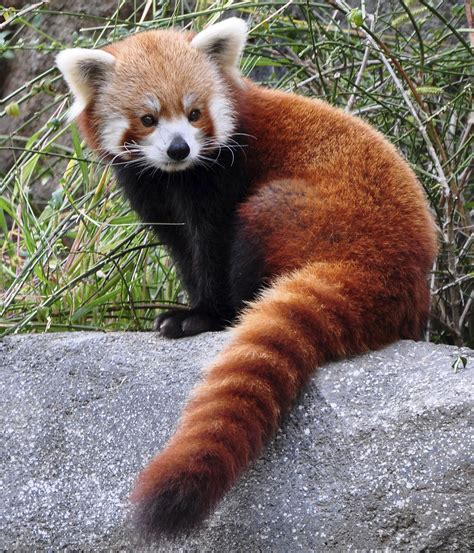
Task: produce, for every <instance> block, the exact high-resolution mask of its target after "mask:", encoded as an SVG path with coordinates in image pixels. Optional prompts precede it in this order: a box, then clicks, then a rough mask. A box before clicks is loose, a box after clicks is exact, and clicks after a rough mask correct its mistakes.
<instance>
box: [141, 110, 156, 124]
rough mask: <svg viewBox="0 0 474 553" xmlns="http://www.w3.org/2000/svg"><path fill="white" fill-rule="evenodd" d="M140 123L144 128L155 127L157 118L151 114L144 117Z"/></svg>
mask: <svg viewBox="0 0 474 553" xmlns="http://www.w3.org/2000/svg"><path fill="white" fill-rule="evenodd" d="M140 121H141V122H142V124H143V126H144V127H153V126H154V125H156V118H155V117H153V115H150V114H149V113H147V114H146V115H143V117H140Z"/></svg>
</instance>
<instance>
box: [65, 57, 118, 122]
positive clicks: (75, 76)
mask: <svg viewBox="0 0 474 553" xmlns="http://www.w3.org/2000/svg"><path fill="white" fill-rule="evenodd" d="M114 64H115V57H114V56H113V55H112V54H109V53H108V52H104V50H88V49H87V48H69V49H68V50H63V51H62V52H60V53H59V54H58V55H57V56H56V65H57V66H58V68H59V70H60V71H61V73H62V74H63V76H64V78H65V80H66V82H67V84H68V85H69V88H70V89H71V92H72V93H73V94H74V100H75V101H74V104H73V105H72V107H71V109H70V110H69V115H68V117H69V119H70V120H71V119H74V118H75V117H77V116H78V115H79V114H80V113H81V111H82V110H83V109H85V108H86V107H87V104H88V103H89V101H90V99H91V98H92V97H93V95H94V93H95V91H96V86H97V83H98V82H99V81H100V80H102V79H103V78H104V75H105V74H106V72H107V71H109V70H110V69H112V68H113V66H114Z"/></svg>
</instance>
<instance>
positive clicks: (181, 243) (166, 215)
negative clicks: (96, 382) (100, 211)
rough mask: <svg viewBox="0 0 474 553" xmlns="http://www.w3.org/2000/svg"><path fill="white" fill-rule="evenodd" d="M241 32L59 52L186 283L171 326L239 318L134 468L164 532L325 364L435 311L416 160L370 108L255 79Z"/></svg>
mask: <svg viewBox="0 0 474 553" xmlns="http://www.w3.org/2000/svg"><path fill="white" fill-rule="evenodd" d="M245 39H246V29H245V24H244V23H243V22H242V21H240V20H236V19H230V20H226V21H224V22H222V23H219V24H217V25H214V26H212V27H210V28H208V29H206V30H204V31H203V32H202V33H200V34H198V35H191V34H188V33H181V32H177V31H150V32H146V33H142V34H137V35H134V36H132V37H130V38H127V39H125V40H124V41H122V42H119V43H116V44H113V45H111V46H108V47H106V48H105V49H104V50H100V51H91V50H81V49H73V50H66V51H65V52H63V53H61V54H60V56H59V58H58V65H59V67H60V69H61V70H62V72H63V74H64V75H65V78H66V80H67V82H68V84H69V85H70V87H71V89H72V91H73V93H74V95H75V100H76V101H75V104H74V106H73V108H72V116H73V117H78V122H79V126H80V128H81V131H82V134H83V136H84V137H85V138H86V140H87V142H88V144H89V145H90V147H92V148H93V149H95V150H96V151H97V152H98V153H99V154H100V155H103V156H105V157H107V158H108V160H109V161H110V162H111V163H112V165H113V166H114V168H115V173H116V176H117V180H118V182H119V183H120V186H121V187H122V188H123V190H124V193H125V194H126V196H127V197H128V198H129V200H130V203H131V206H132V208H133V209H134V210H136V212H137V213H138V214H139V215H140V217H141V218H142V220H143V221H145V222H148V223H153V224H154V229H155V231H156V233H157V235H158V237H159V238H160V239H161V240H162V242H163V243H164V244H165V245H166V246H167V247H168V248H169V250H170V252H171V255H172V256H173V258H174V259H175V261H176V265H177V268H178V271H179V274H180V276H181V279H182V282H183V284H184V286H185V288H186V290H187V292H188V295H189V302H190V310H189V311H186V312H183V311H180V312H169V313H165V314H162V315H160V317H158V319H157V330H158V332H160V334H162V335H163V336H169V337H180V336H185V335H191V334H195V333H198V332H202V331H205V330H212V329H219V328H222V327H224V326H226V325H228V324H230V323H232V322H235V321H237V324H236V326H235V329H234V330H233V336H232V340H231V342H230V343H229V345H228V346H227V347H226V348H225V350H224V351H223V352H222V353H221V354H220V355H219V357H218V358H217V359H216V360H215V362H214V363H213V365H212V366H211V367H210V368H209V369H208V370H207V371H206V373H205V376H204V378H203V380H202V382H201V384H199V386H198V387H197V389H196V390H195V391H194V393H193V395H192V398H191V399H190V400H189V402H188V404H187V405H186V407H185V410H184V412H183V415H182V417H181V420H180V423H179V425H178V428H177V430H176V433H175V434H174V436H173V437H172V438H171V440H170V442H169V443H168V445H167V446H166V447H165V449H164V450H163V451H162V452H161V453H159V454H158V455H157V457H155V459H153V460H152V461H151V463H150V464H149V465H148V467H147V468H145V469H144V471H143V472H142V474H141V475H140V477H139V479H138V482H137V486H136V489H135V491H134V493H133V499H134V500H135V501H136V502H137V513H138V517H139V520H140V521H141V523H142V524H143V527H144V528H145V530H146V532H147V534H148V535H149V536H154V537H157V536H159V535H162V534H174V533H176V532H179V531H183V530H184V531H185V530H187V529H189V528H190V527H192V526H194V525H195V524H197V523H198V522H200V521H201V520H202V519H203V518H204V517H205V516H206V515H208V514H209V512H210V511H211V510H212V508H213V507H214V506H215V505H216V503H217V502H218V501H219V500H220V499H221V497H222V496H223V494H224V493H225V492H226V491H227V490H228V489H229V488H230V487H231V486H232V485H233V484H234V483H235V481H236V480H237V478H238V477H239V476H240V475H241V474H242V472H243V471H244V470H245V469H246V468H247V467H248V465H249V463H251V462H252V460H254V459H255V458H256V456H257V455H258V454H259V453H260V452H261V450H262V446H263V445H264V443H265V442H266V441H267V440H268V439H269V438H270V437H271V436H272V434H273V433H274V432H275V429H276V428H277V425H278V423H279V421H280V420H281V418H282V416H283V415H284V414H285V412H287V410H288V409H289V408H290V406H291V405H292V403H293V402H294V400H295V398H296V396H297V394H298V392H299V391H300V390H301V388H302V387H303V386H304V385H305V383H306V382H307V381H308V379H309V377H310V375H311V373H312V372H313V370H314V369H315V368H316V367H317V366H318V365H320V364H321V363H324V362H327V361H329V360H332V359H337V358H341V357H343V356H348V355H354V354H357V353H361V352H365V351H367V350H369V349H375V348H380V347H381V346H383V345H385V344H388V343H390V342H392V341H394V340H397V339H400V338H408V339H417V338H419V337H420V334H421V332H422V329H423V325H424V324H425V321H426V317H427V314H428V308H429V294H428V290H427V286H426V277H427V274H428V272H429V270H430V268H431V265H432V262H433V258H434V255H435V252H436V240H435V228H434V224H433V221H432V218H431V216H430V214H429V211H428V209H427V205H426V202H425V199H424V197H423V193H422V190H421V187H420V185H419V183H418V182H417V180H416V178H415V175H414V174H413V171H412V170H411V169H410V168H409V166H408V165H407V163H406V162H405V161H404V160H403V159H402V158H401V157H400V155H399V154H398V152H397V151H396V149H395V148H394V147H393V146H392V145H391V144H389V143H388V141H387V140H385V139H384V138H383V136H381V135H380V134H379V133H378V132H377V131H375V130H374V129H373V128H372V127H370V126H369V125H368V124H366V123H365V122H363V121H362V120H360V119H358V118H356V117H353V116H351V115H348V114H345V113H343V112H341V111H340V110H338V109H335V108H334V107H332V106H330V105H328V104H326V103H324V102H322V101H318V100H311V99H308V98H304V97H301V96H297V95H294V94H289V93H284V92H279V91H272V90H267V89H265V88H262V87H260V86H256V85H255V84H253V83H252V82H250V81H248V80H245V79H243V78H242V77H241V76H240V74H239V73H238V70H237V67H238V60H239V57H240V54H241V51H242V49H243V46H244V44H245ZM173 145H174V146H173ZM173 147H174V149H173ZM157 223H182V224H178V225H169V224H167V225H161V226H160V225H158V224H157Z"/></svg>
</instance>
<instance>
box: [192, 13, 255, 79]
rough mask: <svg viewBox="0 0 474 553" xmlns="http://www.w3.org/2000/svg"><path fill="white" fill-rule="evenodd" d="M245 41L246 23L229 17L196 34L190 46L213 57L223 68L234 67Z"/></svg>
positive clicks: (236, 64)
mask: <svg viewBox="0 0 474 553" xmlns="http://www.w3.org/2000/svg"><path fill="white" fill-rule="evenodd" d="M246 41H247V24H246V23H245V21H244V20H243V19H239V18H238V17H230V18H229V19H225V20H224V21H221V22H220V23H216V24H215V25H211V26H210V27H208V28H207V29H204V31H201V32H200V33H199V34H197V35H196V36H195V37H194V38H193V40H192V41H191V46H193V47H194V48H197V49H198V50H201V51H202V52H203V53H204V54H206V55H208V56H210V57H211V58H213V59H214V60H215V61H216V62H217V63H218V64H219V65H220V66H221V67H223V68H224V69H235V68H237V66H238V63H239V59H240V56H241V54H242V51H243V49H244V46H245V42H246Z"/></svg>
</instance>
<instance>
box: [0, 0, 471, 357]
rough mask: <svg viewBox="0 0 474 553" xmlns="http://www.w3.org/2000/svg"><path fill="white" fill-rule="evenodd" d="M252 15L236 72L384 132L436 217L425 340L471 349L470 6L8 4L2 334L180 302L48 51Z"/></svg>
mask: <svg viewBox="0 0 474 553" xmlns="http://www.w3.org/2000/svg"><path fill="white" fill-rule="evenodd" d="M231 15H237V16H240V17H244V18H246V19H247V20H248V21H249V24H250V29H251V31H250V40H249V44H248V47H247V48H246V51H245V55H244V57H243V60H242V70H243V73H244V74H245V75H250V76H252V78H253V79H254V80H256V81H259V82H261V83H262V84H264V85H266V86H270V87H274V88H280V89H283V90H288V91H293V92H297V93H299V94H304V95H307V96H311V97H315V98H322V99H325V100H327V101H328V102H330V103H331V104H334V105H336V106H339V107H340V108H342V109H344V110H346V111H349V112H352V113H354V114H357V115H359V116H361V117H363V118H364V119H366V120H367V121H369V122H370V123H371V124H372V125H374V126H375V127H377V128H378V129H379V130H380V131H381V132H383V133H384V134H385V135H386V136H387V137H388V138H389V139H390V140H391V141H392V142H393V143H394V144H396V145H397V147H398V148H399V149H400V150H401V151H402V152H403V154H404V155H405V157H406V158H407V159H408V160H409V162H410V164H411V165H412V167H413V169H414V170H415V171H416V173H417V175H418V177H419V179H420V181H421V182H422V184H423V187H424V189H425V191H426V194H427V197H428V198H429V202H430V205H431V208H432V210H433V213H434V216H435V218H436V221H437V223H438V226H439V242H440V251H439V256H438V258H437V260H436V262H435V264H434V265H433V271H432V274H431V277H430V282H429V286H430V290H431V294H432V313H431V318H430V322H429V326H428V329H427V332H426V339H428V340H433V341H437V342H445V343H455V344H463V343H464V344H467V345H470V346H471V347H473V346H474V322H473V317H472V312H473V288H474V287H473V282H474V272H473V253H474V252H473V249H474V238H473V233H472V230H473V227H472V218H473V212H474V199H473V184H472V180H471V172H472V125H473V120H474V118H473V115H472V111H471V109H472V83H471V81H470V78H471V77H472V47H473V42H474V35H473V29H472V28H473V26H474V25H473V19H472V4H471V1H470V0H467V1H465V2H462V1H459V0H458V1H457V2H445V1H444V2H443V1H439V0H432V1H427V0H419V1H410V0H398V1H385V0H384V1H383V2H376V1H372V2H370V1H367V2H364V1H360V2H359V1H352V2H343V1H336V0H334V1H329V0H328V1H322V2H312V1H303V0H293V1H292V0H289V1H283V0H281V1H280V0H268V1H266V0H264V1H259V2H257V1H233V0H216V1H199V0H197V1H192V2H191V1H185V0H183V1H174V2H172V1H158V0H143V1H139V0H134V1H127V0H113V1H111V0H105V1H102V2H97V1H93V0H90V1H88V0H76V1H74V2H60V1H58V0H50V1H49V2H48V1H39V2H36V3H28V2H9V3H8V4H5V5H0V96H3V99H2V100H1V101H0V163H1V165H0V177H1V180H0V255H1V259H2V263H1V265H0V282H1V285H0V294H1V296H0V298H1V302H0V333H2V334H6V333H12V332H31V331H58V330H86V329H91V330H95V329H106V330H113V329H126V330H138V329H149V328H150V327H151V324H152V320H153V318H154V316H155V311H156V309H157V308H160V307H166V306H168V305H169V304H177V303H178V304H182V303H185V297H184V295H183V294H182V292H181V290H180V286H179V282H178V280H177V278H176V276H175V273H174V271H173V267H172V264H171V262H170V260H169V258H168V257H167V255H166V252H164V251H163V249H162V248H161V247H160V245H159V244H157V243H156V241H155V238H154V236H153V235H152V233H151V232H150V230H149V229H148V228H146V227H144V226H143V225H141V224H140V222H139V221H137V219H136V217H135V215H134V214H133V213H132V212H131V211H130V209H129V207H128V205H127V204H126V202H124V200H123V199H122V198H121V196H120V194H119V192H118V190H117V188H116V186H115V184H114V179H113V175H112V173H111V171H110V170H109V168H108V167H107V166H106V165H103V164H101V163H98V162H97V161H96V160H95V159H94V156H92V155H91V153H90V152H89V151H88V150H87V149H85V148H84V144H83V143H82V141H81V139H80V137H79V136H78V133H77V130H76V127H75V125H74V124H68V123H67V122H66V118H65V114H66V111H67V107H68V105H69V102H70V99H69V97H68V94H67V91H66V89H65V87H64V84H63V82H62V79H61V77H60V76H59V74H58V71H57V70H56V69H55V68H54V56H55V54H56V53H57V52H58V51H60V50H61V49H63V48H67V47H71V46H76V47H86V48H100V47H101V46H103V45H105V44H107V43H109V42H112V41H115V40H117V39H120V38H122V37H124V36H127V35H129V34H131V33H135V32H137V31H141V30H145V29H159V28H166V27H169V26H178V27H182V28H192V29H194V30H200V29H202V28H203V27H205V26H206V25H208V24H211V23H213V22H216V21H218V20H220V19H222V18H225V17H229V16H231Z"/></svg>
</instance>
